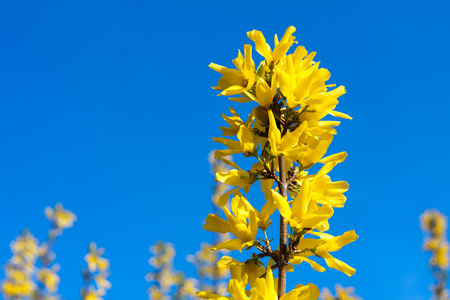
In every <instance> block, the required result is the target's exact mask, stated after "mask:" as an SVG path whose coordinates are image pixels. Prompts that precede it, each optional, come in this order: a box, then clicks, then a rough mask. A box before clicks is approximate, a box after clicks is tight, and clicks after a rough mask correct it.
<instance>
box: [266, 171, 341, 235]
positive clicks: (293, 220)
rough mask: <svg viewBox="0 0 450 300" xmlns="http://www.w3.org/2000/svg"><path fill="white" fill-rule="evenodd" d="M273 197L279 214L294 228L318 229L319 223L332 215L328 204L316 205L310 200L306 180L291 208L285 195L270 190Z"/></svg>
mask: <svg viewBox="0 0 450 300" xmlns="http://www.w3.org/2000/svg"><path fill="white" fill-rule="evenodd" d="M272 195H273V198H274V199H275V202H276V205H277V208H278V210H279V211H280V214H281V215H282V216H283V217H284V218H285V219H286V221H287V222H288V223H289V226H291V227H292V228H296V229H298V230H299V229H315V228H317V229H319V230H322V231H323V230H327V229H328V228H321V227H320V224H321V223H322V222H324V221H326V220H328V219H329V218H331V216H332V215H333V208H332V207H331V206H330V205H323V206H320V207H319V206H317V205H316V204H315V203H314V202H312V201H311V189H310V186H309V181H308V180H306V179H305V180H303V182H302V187H301V189H300V193H299V194H298V195H297V197H296V198H295V199H294V201H293V202H292V209H291V207H290V206H289V203H288V202H287V197H283V196H281V195H280V194H279V193H277V192H276V191H274V190H272Z"/></svg>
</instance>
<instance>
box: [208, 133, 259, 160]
mask: <svg viewBox="0 0 450 300" xmlns="http://www.w3.org/2000/svg"><path fill="white" fill-rule="evenodd" d="M237 138H238V139H239V141H235V140H230V139H227V138H213V140H214V141H215V142H218V143H222V144H224V145H225V146H227V147H228V148H229V150H216V151H215V154H214V158H216V159H217V158H220V157H222V156H227V155H232V154H236V153H244V155H249V154H252V153H253V152H255V144H254V142H253V133H252V131H251V129H250V128H248V127H247V126H244V125H241V126H240V127H239V130H238V132H237Z"/></svg>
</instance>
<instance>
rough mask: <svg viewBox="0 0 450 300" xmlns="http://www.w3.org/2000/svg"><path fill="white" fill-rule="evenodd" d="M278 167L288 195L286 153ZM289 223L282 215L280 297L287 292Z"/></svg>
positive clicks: (279, 263)
mask: <svg viewBox="0 0 450 300" xmlns="http://www.w3.org/2000/svg"><path fill="white" fill-rule="evenodd" d="M278 168H279V176H280V182H279V183H278V188H279V190H280V194H281V196H283V197H287V181H286V167H285V162H284V155H281V156H280V157H278ZM286 235H287V224H286V223H285V222H284V217H283V216H282V215H280V256H279V260H278V299H280V298H281V297H282V296H283V295H284V294H285V293H286V269H287V262H286V252H287V251H286V244H287V236H286Z"/></svg>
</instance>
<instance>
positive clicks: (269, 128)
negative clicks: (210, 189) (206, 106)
mask: <svg viewBox="0 0 450 300" xmlns="http://www.w3.org/2000/svg"><path fill="white" fill-rule="evenodd" d="M295 30H296V29H295V28H294V27H293V26H291V27H289V28H288V29H287V30H286V32H285V34H284V35H283V37H282V38H281V40H279V39H278V38H277V36H275V39H274V44H275V47H274V48H273V50H272V48H271V47H270V46H269V45H268V44H267V42H266V39H265V37H264V36H263V34H262V33H261V32H260V31H257V30H253V31H250V32H248V33H247V36H248V37H249V38H250V39H251V40H252V41H253V42H254V43H255V49H256V51H257V52H258V53H259V54H260V55H262V56H263V58H264V59H263V60H262V61H261V62H260V64H259V65H256V64H255V62H254V61H253V54H252V46H251V45H245V46H244V55H242V53H241V52H239V53H238V57H237V58H236V59H235V60H233V64H234V65H235V67H236V68H226V67H223V66H220V65H217V64H214V63H211V64H210V68H212V69H213V70H215V71H217V72H219V73H220V74H221V75H222V76H221V78H220V80H219V82H218V85H217V86H216V87H214V89H216V90H220V91H221V92H220V94H219V95H225V96H235V97H233V98H230V100H232V101H237V102H240V103H243V102H253V103H255V104H256V107H255V108H253V109H252V111H251V112H250V114H249V116H248V118H247V119H246V120H245V119H242V118H241V117H240V116H239V114H238V113H237V112H236V110H235V109H234V108H230V112H231V114H232V115H231V116H224V120H225V121H226V122H227V124H228V127H221V130H222V133H223V136H224V137H219V138H213V139H214V141H216V142H218V143H221V144H223V145H224V146H226V147H227V148H226V149H224V150H216V151H215V155H214V157H215V159H220V160H221V161H222V162H223V163H225V164H227V165H228V166H230V167H231V168H232V169H231V170H229V171H219V172H217V173H216V180H217V181H218V182H221V183H224V184H228V185H231V186H233V187H234V188H233V189H231V190H230V191H228V192H225V193H223V194H222V195H221V196H220V197H219V201H218V204H219V206H221V208H222V210H223V213H224V215H225V218H222V217H220V216H219V215H217V214H210V215H208V217H207V218H206V224H205V225H204V229H206V230H208V231H213V232H217V233H231V234H232V235H233V236H234V238H232V239H228V240H226V241H224V242H223V243H220V244H218V245H216V246H214V247H213V249H215V250H218V249H227V250H240V251H242V250H243V249H246V250H250V249H252V248H254V249H258V250H259V251H260V252H261V253H259V254H254V255H253V258H254V259H253V260H251V264H253V265H255V266H259V265H260V262H259V258H262V257H270V258H271V259H272V260H273V261H274V263H275V266H274V268H278V269H279V274H283V273H284V272H285V270H286V268H287V269H289V270H293V268H294V265H298V264H300V263H302V262H307V263H308V264H310V265H311V267H312V268H313V269H315V270H317V271H320V272H322V271H324V270H325V269H324V268H323V267H322V266H320V265H319V264H318V263H317V262H315V261H314V260H312V259H311V258H310V257H312V256H316V257H321V258H323V259H324V260H325V263H326V264H327V265H328V266H329V267H330V268H334V269H337V270H340V271H342V272H343V273H345V274H347V275H348V276H351V275H353V274H354V273H355V269H353V268H352V267H350V266H348V265H347V264H345V263H344V262H342V261H340V260H338V259H336V258H334V257H333V256H332V255H331V254H330V253H331V252H334V251H338V250H340V249H341V248H342V247H343V246H344V245H346V244H348V243H350V242H353V241H355V240H356V239H357V238H358V236H357V235H356V234H355V232H354V231H348V232H346V233H344V234H343V235H341V236H337V237H334V236H332V235H330V234H327V233H324V231H327V230H328V229H329V223H328V219H329V218H330V217H331V216H332V215H333V213H334V208H337V207H343V206H344V203H345V201H346V197H345V196H344V195H343V193H344V192H345V191H347V190H348V183H347V182H345V181H336V182H334V181H332V180H331V179H330V176H329V175H328V174H329V172H330V171H331V170H332V169H333V168H334V167H335V166H336V165H337V164H338V163H341V162H343V161H344V160H345V158H346V157H347V153H345V152H341V153H337V154H333V155H329V156H326V157H325V153H326V152H327V149H328V147H329V145H330V143H331V141H332V140H333V136H334V135H335V134H336V129H335V127H336V126H338V125H339V124H340V122H339V121H335V120H323V118H324V117H326V116H327V115H331V116H334V117H341V118H347V119H351V118H350V117H349V116H348V115H346V114H344V113H341V112H338V111H335V110H334V109H335V107H336V105H337V104H338V100H337V99H338V98H339V97H340V96H342V95H343V94H345V92H346V91H345V88H344V87H343V86H339V87H337V88H334V89H333V87H335V85H333V84H326V83H325V82H326V81H327V80H328V79H329V77H330V72H329V71H328V70H327V69H324V68H320V67H319V62H315V61H314V57H315V55H316V53H315V52H311V53H308V52H307V51H306V50H305V48H304V47H301V46H299V47H296V49H295V50H294V51H293V52H292V53H291V54H288V51H289V49H290V47H291V46H293V45H294V44H295V43H297V42H296V41H295V37H294V36H293V33H294V32H295ZM330 88H331V89H330ZM233 137H235V138H234V139H233ZM235 154H243V155H244V156H246V157H254V158H255V159H256V160H257V161H256V163H254V164H253V166H252V167H251V169H250V170H248V171H245V170H244V169H242V168H241V167H240V166H239V165H238V164H236V163H235V162H233V161H231V160H230V159H228V158H227V156H230V155H235ZM316 164H321V165H322V166H321V167H320V168H317V169H318V171H317V173H315V174H313V173H311V171H310V170H311V169H312V167H313V166H315V165H316ZM256 181H260V182H261V190H262V192H263V193H264V195H265V200H266V201H265V204H264V205H263V207H262V209H261V210H258V209H256V208H255V207H254V206H253V205H252V204H251V203H250V202H249V201H248V200H247V198H246V197H245V196H244V194H243V192H245V193H248V192H249V189H250V187H251V186H252V185H253V184H254V183H255V182H256ZM230 196H233V197H232V199H231V203H230V204H231V205H230V206H229V207H228V206H227V203H229V201H228V200H229V198H230ZM289 198H290V199H289ZM277 210H278V212H279V213H280V215H281V217H280V218H281V224H280V226H281V230H283V231H284V233H282V234H281V236H280V246H279V247H278V249H277V250H275V249H274V250H272V248H271V246H270V239H268V237H267V232H266V231H267V229H268V228H269V226H270V225H271V223H272V220H271V217H272V214H273V213H274V212H275V211H277ZM287 226H289V230H288V229H287ZM283 227H284V229H283ZM259 230H261V231H262V233H263V234H264V238H262V239H259V238H257V235H258V232H259ZM306 234H309V235H311V237H307V238H306V237H305V235H306ZM286 238H287V239H288V240H286ZM248 263H249V261H247V262H246V263H245V264H248ZM241 268H244V266H242V265H241ZM264 269H265V268H263V270H264ZM230 271H231V270H230ZM270 274H271V272H270ZM268 275H269V271H267V275H266V277H265V279H263V278H257V279H255V280H250V281H248V278H247V280H245V279H244V277H242V278H239V277H235V278H233V275H232V280H231V281H230V284H229V285H228V292H229V293H230V294H231V295H232V297H233V299H247V298H248V297H247V296H246V295H245V293H244V291H245V287H246V286H247V283H249V284H250V291H247V295H250V299H252V298H254V299H256V297H263V296H264V299H266V298H267V297H269V298H270V299H272V298H271V297H272V296H269V295H272V294H274V293H275V294H276V292H275V290H273V289H271V288H272V286H273V282H272V279H271V278H270V276H268ZM252 276H253V275H248V277H249V278H253V277H252ZM279 276H280V275H279ZM240 280H241V281H240ZM280 280H284V278H283V279H280ZM232 282H233V284H232ZM256 285H258V286H259V288H258V290H259V289H262V290H261V291H258V292H256V290H255V286H256ZM263 286H265V288H262V287H263ZM279 286H280V287H283V286H285V283H283V281H280V283H279ZM306 290H308V292H307V293H306V292H304V291H306ZM315 290H316V287H315V286H314V288H313V285H307V286H305V287H301V288H298V289H297V288H296V289H295V290H294V291H295V292H294V291H292V292H293V294H291V293H288V294H286V295H284V291H279V292H278V294H279V295H284V296H283V297H287V295H290V296H289V297H291V296H292V295H294V294H295V295H297V294H296V293H299V294H298V295H300V294H301V295H306V294H308V295H309V296H305V297H306V298H305V299H313V298H314V297H315V295H316V292H315ZM249 293H250V294H249ZM260 293H262V294H260ZM298 295H297V296H298ZM317 295H318V293H317ZM199 296H200V297H202V298H207V299H213V298H214V299H215V298H217V297H218V296H217V295H216V296H214V295H211V294H208V293H206V294H205V293H200V294H199ZM297 296H295V297H297ZM298 297H300V296H298ZM308 297H310V298H308ZM299 299H300V298H299ZM301 299H303V298H301ZM314 299H317V297H316V298H314Z"/></svg>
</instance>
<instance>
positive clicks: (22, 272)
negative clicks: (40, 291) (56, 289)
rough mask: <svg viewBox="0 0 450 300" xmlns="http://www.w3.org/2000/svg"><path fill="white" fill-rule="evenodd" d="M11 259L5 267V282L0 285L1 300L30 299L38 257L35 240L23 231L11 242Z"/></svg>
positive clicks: (27, 232) (33, 288)
mask: <svg viewBox="0 0 450 300" xmlns="http://www.w3.org/2000/svg"><path fill="white" fill-rule="evenodd" d="M10 247H11V250H12V252H13V257H12V258H11V259H10V260H9V261H8V263H7V264H6V266H5V275H6V276H5V280H3V282H2V283H1V289H2V293H3V298H5V299H22V298H27V297H30V296H31V295H32V294H33V293H34V291H35V289H36V284H35V282H34V272H35V263H36V260H37V258H38V255H39V245H38V241H37V239H35V238H34V236H33V235H32V234H31V233H30V232H29V231H28V230H24V231H23V232H22V234H21V235H19V236H18V237H17V238H16V239H15V240H14V241H12V242H11V245H10Z"/></svg>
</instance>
